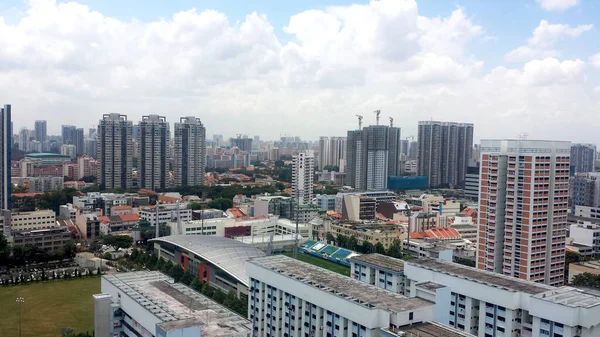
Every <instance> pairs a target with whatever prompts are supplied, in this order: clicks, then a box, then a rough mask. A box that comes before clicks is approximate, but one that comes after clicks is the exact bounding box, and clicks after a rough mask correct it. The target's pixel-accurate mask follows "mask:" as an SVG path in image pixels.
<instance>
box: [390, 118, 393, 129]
mask: <svg viewBox="0 0 600 337" xmlns="http://www.w3.org/2000/svg"><path fill="white" fill-rule="evenodd" d="M393 127H394V117H390V128H393Z"/></svg>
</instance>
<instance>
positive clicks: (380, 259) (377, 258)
mask: <svg viewBox="0 0 600 337" xmlns="http://www.w3.org/2000/svg"><path fill="white" fill-rule="evenodd" d="M352 260H356V261H359V262H363V263H367V264H370V265H372V266H375V267H379V268H381V269H387V270H391V271H394V272H403V271H404V261H402V260H400V259H395V258H393V257H389V256H385V255H382V254H377V253H374V254H365V255H359V256H353V257H352V258H350V261H352Z"/></svg>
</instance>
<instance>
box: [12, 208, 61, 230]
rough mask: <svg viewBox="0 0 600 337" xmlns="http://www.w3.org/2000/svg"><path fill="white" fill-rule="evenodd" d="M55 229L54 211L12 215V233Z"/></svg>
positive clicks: (13, 213) (14, 213) (15, 213)
mask: <svg viewBox="0 0 600 337" xmlns="http://www.w3.org/2000/svg"><path fill="white" fill-rule="evenodd" d="M54 227H56V213H54V211H53V210H49V209H47V210H40V211H33V212H12V213H11V220H10V230H11V232H26V231H33V230H37V229H48V228H54Z"/></svg>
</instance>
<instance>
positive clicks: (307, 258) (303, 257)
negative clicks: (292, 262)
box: [283, 252, 350, 276]
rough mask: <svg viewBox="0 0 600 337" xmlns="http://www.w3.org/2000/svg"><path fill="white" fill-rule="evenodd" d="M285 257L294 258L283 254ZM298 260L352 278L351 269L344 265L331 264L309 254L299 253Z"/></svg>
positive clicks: (290, 254) (288, 254)
mask: <svg viewBox="0 0 600 337" xmlns="http://www.w3.org/2000/svg"><path fill="white" fill-rule="evenodd" d="M283 254H284V255H287V256H290V257H291V256H292V255H293V253H291V252H290V253H283ZM298 260H300V261H303V262H306V263H310V264H312V265H315V266H317V267H321V268H325V269H328V270H331V271H333V272H336V273H338V274H342V275H346V276H350V268H349V267H346V266H344V265H341V264H338V263H335V262H331V261H328V260H325V259H322V258H319V257H316V256H312V255H308V254H303V253H300V252H298Z"/></svg>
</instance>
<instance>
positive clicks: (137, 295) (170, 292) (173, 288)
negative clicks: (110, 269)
mask: <svg viewBox="0 0 600 337" xmlns="http://www.w3.org/2000/svg"><path fill="white" fill-rule="evenodd" d="M103 279H104V280H106V281H108V282H110V283H111V284H112V285H114V286H115V287H116V288H118V289H119V290H120V291H122V292H123V293H125V294H126V295H127V296H129V297H131V298H132V299H133V300H135V301H136V302H137V303H138V304H140V305H141V306H142V307H144V308H145V309H146V310H148V311H149V312H151V313H152V314H153V315H154V316H156V317H157V318H159V319H160V320H161V321H162V323H159V324H158V326H159V327H161V328H162V329H163V330H165V331H171V330H178V329H183V328H187V327H192V326H202V336H230V335H236V336H237V335H243V334H246V333H247V334H249V333H250V332H251V331H252V324H251V323H250V321H248V320H247V319H246V318H244V317H242V316H240V315H238V314H237V313H234V312H233V311H230V310H228V309H227V308H225V307H223V306H221V305H220V304H217V303H216V302H214V301H213V300H212V299H209V298H207V297H205V296H204V295H202V294H200V293H198V292H196V291H194V290H192V289H190V288H189V287H186V286H184V285H183V284H180V283H173V279H171V278H170V277H168V276H166V275H164V274H162V273H160V272H156V271H154V272H147V271H144V272H132V273H122V274H112V275H106V276H103Z"/></svg>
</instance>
